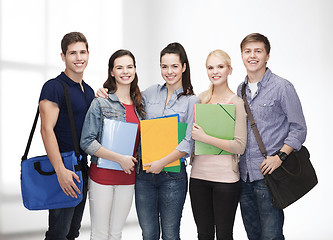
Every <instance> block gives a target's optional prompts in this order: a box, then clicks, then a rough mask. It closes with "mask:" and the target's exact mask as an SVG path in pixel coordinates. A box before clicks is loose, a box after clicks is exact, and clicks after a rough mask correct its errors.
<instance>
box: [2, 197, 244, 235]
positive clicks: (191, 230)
mask: <svg viewBox="0 0 333 240" xmlns="http://www.w3.org/2000/svg"><path fill="white" fill-rule="evenodd" d="M196 235H197V234H196V227H195V223H194V220H193V216H192V211H191V206H190V199H189V196H187V198H186V202H185V206H184V211H183V217H182V222H181V239H182V240H195V239H197V238H196ZM89 237H90V229H89V227H84V228H82V229H81V234H80V237H79V238H78V240H89ZM234 238H235V239H238V240H243V239H247V238H246V235H245V231H244V228H243V224H242V222H241V216H240V212H239V209H238V211H237V216H236V221H235V228H234ZM42 239H44V232H38V233H27V234H17V235H7V236H0V240H42ZM139 239H142V237H141V230H140V227H139V224H138V222H137V218H136V213H135V208H134V207H132V209H131V212H130V214H129V217H128V223H127V224H126V226H125V228H124V230H123V240H139Z"/></svg>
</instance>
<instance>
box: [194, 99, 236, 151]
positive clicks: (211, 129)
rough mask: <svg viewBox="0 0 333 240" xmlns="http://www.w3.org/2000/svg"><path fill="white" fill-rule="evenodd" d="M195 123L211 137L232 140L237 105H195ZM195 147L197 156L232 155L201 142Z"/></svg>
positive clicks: (196, 142)
mask: <svg viewBox="0 0 333 240" xmlns="http://www.w3.org/2000/svg"><path fill="white" fill-rule="evenodd" d="M195 123H196V124H198V125H199V126H200V127H202V129H203V130H204V131H205V133H206V134H208V135H210V136H213V137H216V138H220V139H226V140H232V139H234V134H235V105H234V104H195ZM194 147H195V151H194V153H195V154H196V155H231V153H229V152H227V151H223V150H222V149H220V148H217V147H214V146H212V145H210V144H206V143H203V142H200V141H195V143H194Z"/></svg>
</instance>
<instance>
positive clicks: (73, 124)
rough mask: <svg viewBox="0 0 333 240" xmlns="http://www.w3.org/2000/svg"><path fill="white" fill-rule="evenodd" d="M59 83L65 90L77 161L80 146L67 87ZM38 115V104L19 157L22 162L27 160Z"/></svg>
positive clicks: (63, 83)
mask: <svg viewBox="0 0 333 240" xmlns="http://www.w3.org/2000/svg"><path fill="white" fill-rule="evenodd" d="M61 83H62V86H63V88H64V92H65V100H66V104H67V111H68V116H69V121H70V124H71V129H72V137H73V142H74V151H75V155H76V157H77V160H78V163H79V161H80V148H79V143H78V140H77V135H76V129H75V123H74V115H73V109H72V103H71V99H70V97H69V93H68V89H67V87H66V85H65V82H64V81H61ZM38 117H39V106H38V107H37V112H36V115H35V119H34V122H33V124H32V128H31V131H30V135H29V139H28V142H27V146H26V148H25V151H24V154H23V156H22V158H21V161H22V162H23V161H24V160H27V158H28V153H29V150H30V146H31V142H32V138H33V136H34V133H35V130H36V125H37V121H38Z"/></svg>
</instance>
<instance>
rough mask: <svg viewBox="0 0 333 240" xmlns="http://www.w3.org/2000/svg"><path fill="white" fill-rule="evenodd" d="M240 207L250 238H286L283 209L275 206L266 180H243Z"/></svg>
mask: <svg viewBox="0 0 333 240" xmlns="http://www.w3.org/2000/svg"><path fill="white" fill-rule="evenodd" d="M240 207H241V213H242V218H243V223H244V226H245V230H246V233H247V237H248V238H249V240H284V236H283V222H284V214H283V210H281V209H277V208H275V207H274V206H273V204H272V197H271V194H270V192H269V189H268V187H267V186H266V184H265V180H258V181H254V182H249V181H246V182H244V181H242V194H241V199H240Z"/></svg>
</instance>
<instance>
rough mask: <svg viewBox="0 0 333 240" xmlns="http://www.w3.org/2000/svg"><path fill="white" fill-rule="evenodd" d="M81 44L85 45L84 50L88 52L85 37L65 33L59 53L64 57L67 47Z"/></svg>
mask: <svg viewBox="0 0 333 240" xmlns="http://www.w3.org/2000/svg"><path fill="white" fill-rule="evenodd" d="M76 42H83V43H85V44H86V48H87V51H88V41H87V39H86V37H85V36H84V35H83V34H82V33H80V32H70V33H67V34H66V35H65V36H64V37H63V38H62V40H61V51H62V53H63V54H64V55H66V52H67V49H68V46H69V45H70V44H72V43H76Z"/></svg>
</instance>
